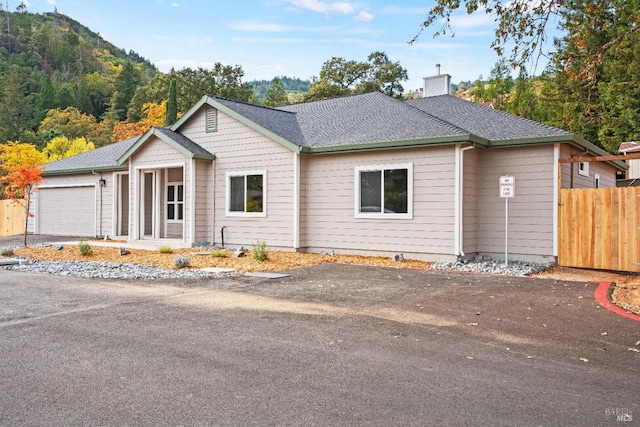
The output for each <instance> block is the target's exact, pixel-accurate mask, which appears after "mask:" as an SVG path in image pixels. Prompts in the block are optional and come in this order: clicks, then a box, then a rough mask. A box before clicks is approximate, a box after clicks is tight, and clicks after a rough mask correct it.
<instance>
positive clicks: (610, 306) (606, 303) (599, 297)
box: [594, 282, 640, 322]
mask: <svg viewBox="0 0 640 427" xmlns="http://www.w3.org/2000/svg"><path fill="white" fill-rule="evenodd" d="M611 285H613V283H611V282H601V283H600V284H599V285H598V287H597V288H596V292H595V295H594V297H595V299H596V301H598V303H599V304H600V305H601V306H603V307H604V308H606V309H607V310H610V311H613V312H614V313H616V314H619V315H620V316H624V317H628V318H629V319H631V320H635V321H636V322H640V316H638V315H637V314H633V313H629V312H628V311H626V310H624V309H622V308H620V307H618V306H617V305H615V304H614V303H612V302H611V300H610V299H609V288H611Z"/></svg>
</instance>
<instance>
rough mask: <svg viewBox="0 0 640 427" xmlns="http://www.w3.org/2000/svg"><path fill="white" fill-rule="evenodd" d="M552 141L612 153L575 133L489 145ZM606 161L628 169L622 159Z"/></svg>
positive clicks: (594, 151)
mask: <svg viewBox="0 0 640 427" xmlns="http://www.w3.org/2000/svg"><path fill="white" fill-rule="evenodd" d="M552 143H565V144H570V145H572V146H574V147H577V148H581V149H584V150H585V153H591V154H594V155H596V156H605V155H609V154H610V153H608V152H607V151H605V150H603V149H602V148H600V147H598V146H597V145H595V144H592V143H591V142H589V141H587V140H586V139H584V138H582V137H580V136H578V135H576V134H574V133H565V134H559V135H549V136H540V137H533V138H513V139H502V140H491V141H490V143H489V147H491V148H502V147H523V146H528V145H539V144H552ZM606 163H608V164H610V165H612V166H614V167H615V168H618V169H620V170H626V169H627V165H626V164H625V163H624V162H623V161H622V160H613V161H607V162H606Z"/></svg>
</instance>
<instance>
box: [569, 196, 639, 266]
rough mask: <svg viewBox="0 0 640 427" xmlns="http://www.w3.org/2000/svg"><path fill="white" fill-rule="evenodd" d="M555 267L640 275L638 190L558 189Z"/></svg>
mask: <svg viewBox="0 0 640 427" xmlns="http://www.w3.org/2000/svg"><path fill="white" fill-rule="evenodd" d="M559 215H560V220H559V226H560V230H559V244H558V264H559V265H562V266H565V267H581V268H593V269H600V270H616V271H640V247H639V246H640V234H639V233H640V228H638V227H639V226H640V187H620V188H597V189H596V188H581V189H561V190H560V207H559Z"/></svg>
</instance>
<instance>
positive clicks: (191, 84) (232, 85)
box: [127, 63, 253, 122]
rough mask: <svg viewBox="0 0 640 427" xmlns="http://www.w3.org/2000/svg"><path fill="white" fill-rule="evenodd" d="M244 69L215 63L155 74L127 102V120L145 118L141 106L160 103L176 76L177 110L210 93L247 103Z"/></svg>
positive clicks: (181, 109)
mask: <svg viewBox="0 0 640 427" xmlns="http://www.w3.org/2000/svg"><path fill="white" fill-rule="evenodd" d="M243 76H244V71H242V68H241V67H240V66H235V67H231V66H228V65H222V64H220V63H216V64H215V65H214V66H213V68H212V69H204V68H198V69H192V68H184V69H182V70H180V71H173V70H172V71H171V72H170V73H168V74H157V75H155V76H154V77H153V78H152V79H151V80H150V81H149V83H147V84H145V85H142V86H139V87H138V88H137V89H136V93H135V95H134V96H133V98H132V100H131V103H130V105H129V114H128V117H127V121H129V122H137V121H140V120H142V119H143V118H144V111H143V106H144V105H145V104H147V103H153V104H160V103H161V102H162V101H166V100H167V94H168V93H169V86H170V85H171V80H172V79H174V78H175V79H176V86H177V98H178V113H184V112H185V111H187V110H188V109H189V108H191V107H192V106H193V105H194V104H195V103H196V102H198V101H199V100H200V98H202V96H203V95H205V94H207V95H213V96H219V97H222V98H227V99H233V100H235V101H241V102H248V101H249V98H250V97H251V95H252V94H253V89H252V87H251V84H249V83H245V82H242V77H243Z"/></svg>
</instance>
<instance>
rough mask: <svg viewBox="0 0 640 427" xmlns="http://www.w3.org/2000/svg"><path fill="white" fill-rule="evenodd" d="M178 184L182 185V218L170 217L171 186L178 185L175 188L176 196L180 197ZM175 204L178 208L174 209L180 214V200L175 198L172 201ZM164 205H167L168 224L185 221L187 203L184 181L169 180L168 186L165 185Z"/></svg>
mask: <svg viewBox="0 0 640 427" xmlns="http://www.w3.org/2000/svg"><path fill="white" fill-rule="evenodd" d="M178 185H182V219H169V209H168V207H169V186H174V187H176V189H175V196H176V198H177V197H178ZM172 203H173V204H174V205H175V206H176V210H175V211H174V212H175V214H176V216H177V214H178V201H177V200H175V201H174V202H172ZM164 207H165V211H166V213H165V215H166V216H167V223H168V224H182V223H184V215H185V203H184V182H177V181H172V182H167V184H166V186H165V194H164Z"/></svg>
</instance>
